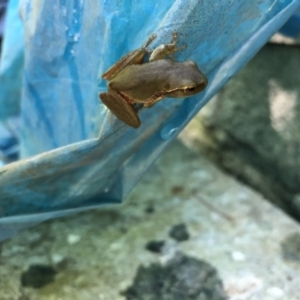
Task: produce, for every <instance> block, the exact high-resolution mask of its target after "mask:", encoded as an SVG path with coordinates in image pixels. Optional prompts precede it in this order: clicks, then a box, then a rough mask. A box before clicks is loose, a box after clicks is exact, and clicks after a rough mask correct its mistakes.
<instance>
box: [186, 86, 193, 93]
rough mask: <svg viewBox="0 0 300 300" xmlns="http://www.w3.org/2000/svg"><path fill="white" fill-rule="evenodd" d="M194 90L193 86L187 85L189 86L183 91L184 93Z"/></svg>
mask: <svg viewBox="0 0 300 300" xmlns="http://www.w3.org/2000/svg"><path fill="white" fill-rule="evenodd" d="M194 90H195V88H194V87H189V88H186V89H184V91H185V92H186V93H191V92H193V91H194Z"/></svg>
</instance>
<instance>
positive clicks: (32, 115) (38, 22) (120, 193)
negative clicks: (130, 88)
mask: <svg viewBox="0 0 300 300" xmlns="http://www.w3.org/2000/svg"><path fill="white" fill-rule="evenodd" d="M13 2H14V4H15V5H16V4H17V1H15V0H12V2H11V4H12V3H13ZM299 5H300V1H296V0H294V1H293V0H290V1H275V0H268V1H267V0H265V1H262V0H253V1H227V0H226V1H225V0H217V1H208V0H207V1H199V0H198V1H197V0H194V1H188V2H187V1H183V0H177V1H173V0H172V1H171V0H170V1H163V2H161V1H97V2H96V1H94V2H91V1H86V2H84V1H80V0H77V1H76V0H74V1H66V0H60V1H42V0H34V1H33V0H32V1H28V0H27V1H22V2H21V15H22V18H23V24H24V33H25V47H24V49H25V60H24V66H23V68H24V69H21V73H22V74H23V81H22V87H21V89H22V97H21V126H20V127H21V135H20V143H21V155H22V157H23V158H24V159H22V160H20V161H17V162H15V163H11V164H8V165H6V166H3V167H1V168H0V217H1V218H0V240H3V239H5V238H7V237H10V236H12V235H13V234H14V233H15V232H17V231H18V230H20V229H23V228H26V227H28V226H31V225H34V224H36V223H38V222H41V221H44V220H47V219H50V218H54V217H59V216H64V215H67V214H70V213H74V212H78V211H83V210H86V209H90V208H93V207H98V206H100V205H105V204H111V203H119V202H121V201H122V199H123V198H124V197H125V196H126V195H128V193H129V192H130V191H131V189H132V188H133V187H134V186H135V185H136V183H137V182H138V181H139V180H140V179H141V177H142V175H143V174H144V172H145V171H146V170H147V168H148V167H149V166H150V165H151V164H152V163H153V162H154V160H155V159H156V158H157V157H158V156H159V154H160V153H161V152H162V151H163V150H164V149H165V148H166V146H167V145H168V144H169V143H170V142H171V141H172V140H173V139H174V138H175V137H176V136H177V135H178V134H179V132H180V131H181V130H182V129H183V128H184V127H185V125H186V124H187V123H188V122H189V120H191V118H192V117H193V116H194V115H195V114H196V113H197V112H198V111H199V110H200V109H201V108H202V107H203V105H205V104H206V103H207V102H208V101H209V99H210V98H211V97H212V96H213V95H214V94H215V93H216V92H217V91H218V90H219V89H220V88H221V87H222V86H223V85H224V84H225V83H226V82H227V81H228V80H229V79H230V78H231V77H232V76H234V74H236V73H237V72H238V71H239V70H240V69H241V68H242V67H243V66H244V65H245V64H246V63H247V62H248V61H249V60H250V59H251V58H252V57H253V56H254V54H255V53H256V52H257V51H258V50H259V49H260V48H261V47H262V46H263V45H264V44H265V43H266V42H267V41H268V39H269V38H270V37H271V36H272V35H273V34H274V33H275V32H276V31H277V30H278V29H279V28H280V27H281V26H282V25H283V24H284V23H285V22H286V21H287V20H288V18H289V17H290V16H291V15H292V14H293V13H294V12H295V10H296V9H297V8H298V7H299ZM175 30H176V31H177V32H178V34H179V46H180V45H184V44H185V45H187V46H188V47H187V48H186V49H185V50H184V51H182V52H180V53H178V54H177V55H176V58H177V59H178V60H186V59H193V60H195V61H196V62H197V63H198V65H199V66H200V69H201V70H202V71H203V73H204V74H206V75H207V77H208V79H209V85H208V87H207V88H206V90H205V91H204V92H202V93H201V94H198V95H196V96H194V97H190V98H187V99H185V100H182V99H180V100H179V99H176V100H175V99H165V100H163V101H161V102H160V103H158V104H157V105H155V106H154V107H152V108H151V109H142V110H141V111H140V112H139V115H140V118H141V121H142V126H141V127H140V128H139V129H132V128H130V127H128V126H127V125H125V124H123V123H121V122H120V121H118V120H117V119H116V118H115V117H114V116H113V115H111V114H110V113H109V112H108V111H107V110H106V108H105V107H104V106H103V105H101V104H99V102H98V96H97V95H98V93H99V91H104V90H105V89H106V83H105V82H104V81H102V80H101V79H99V75H100V74H102V73H103V72H104V71H105V70H106V69H107V68H108V67H110V65H111V64H113V63H114V62H115V61H116V60H118V59H119V58H120V57H121V56H122V55H124V54H126V53H127V52H128V51H130V50H133V49H136V48H138V47H140V46H141V45H142V44H144V42H145V41H146V40H147V38H148V37H149V36H150V35H151V34H152V33H154V32H155V33H156V34H157V36H158V38H157V39H156V40H155V42H153V45H151V47H155V46H157V45H159V44H161V43H165V42H169V41H170V40H171V34H172V32H173V31H175ZM8 31H9V29H8ZM7 45H8V44H7ZM4 52H5V51H4ZM4 63H5V64H7V65H9V63H10V64H11V70H12V69H13V68H14V67H13V61H12V60H9V59H8V60H6V61H5V62H3V64H4ZM0 70H1V68H0ZM15 70H16V69H15ZM18 71H19V72H20V69H19V70H18ZM2 74H3V73H2ZM2 74H1V73H0V82H1V76H2ZM249 92H251V90H250V91H249ZM2 95H3V93H2V91H0V107H1V109H2V107H6V105H9V101H10V99H9V98H3V97H2ZM13 113H14V112H11V111H8V110H7V111H6V112H5V114H6V115H3V114H2V116H0V117H1V118H2V119H3V118H4V119H5V118H8V117H10V116H11V115H13ZM53 149H54V150H53ZM26 157H29V158H26ZM183 176H184V174H183Z"/></svg>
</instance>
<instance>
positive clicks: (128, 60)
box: [102, 34, 156, 80]
mask: <svg viewBox="0 0 300 300" xmlns="http://www.w3.org/2000/svg"><path fill="white" fill-rule="evenodd" d="M155 38H156V34H152V35H151V36H150V37H149V39H148V41H147V42H146V43H145V44H144V45H143V46H142V47H141V48H139V49H136V50H134V51H131V52H129V53H128V54H126V55H125V56H123V57H122V58H121V59H120V60H118V61H117V62H116V63H115V64H114V65H112V66H111V67H110V68H109V69H108V70H107V71H106V72H105V73H103V75H102V78H103V79H105V80H111V79H112V78H114V77H115V76H116V75H117V74H118V73H119V72H120V71H122V70H123V69H124V68H126V67H127V66H129V65H137V64H141V63H142V62H143V59H144V57H145V55H146V54H147V53H149V52H151V51H150V50H148V49H147V47H148V46H149V45H150V43H151V42H152V41H153V40H154V39H155Z"/></svg>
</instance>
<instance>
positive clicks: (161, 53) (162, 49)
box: [149, 31, 186, 61]
mask: <svg viewBox="0 0 300 300" xmlns="http://www.w3.org/2000/svg"><path fill="white" fill-rule="evenodd" d="M176 44H177V32H176V31H174V32H173V40H172V43H170V44H162V45H160V46H158V47H157V48H155V49H154V50H153V52H152V54H151V56H150V58H149V61H153V60H158V59H164V58H165V57H166V56H167V55H168V56H170V57H171V58H172V59H173V60H174V57H173V54H174V53H175V52H178V51H180V50H183V49H185V48H186V46H182V47H179V48H176Z"/></svg>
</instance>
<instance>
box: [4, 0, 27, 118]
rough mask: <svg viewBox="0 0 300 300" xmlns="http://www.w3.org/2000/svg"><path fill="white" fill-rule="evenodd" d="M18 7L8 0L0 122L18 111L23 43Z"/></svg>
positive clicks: (11, 0) (13, 0)
mask: <svg viewBox="0 0 300 300" xmlns="http://www.w3.org/2000/svg"><path fill="white" fill-rule="evenodd" d="M18 6H19V0H10V1H9V4H8V7H7V14H6V18H5V19H6V20H5V24H6V25H5V34H4V38H3V44H2V49H1V59H0V121H1V120H3V119H6V118H8V117H9V116H14V115H17V114H18V113H19V111H20V97H21V85H22V71H23V64H24V43H23V25H22V23H21V20H20V18H19V9H18Z"/></svg>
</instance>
